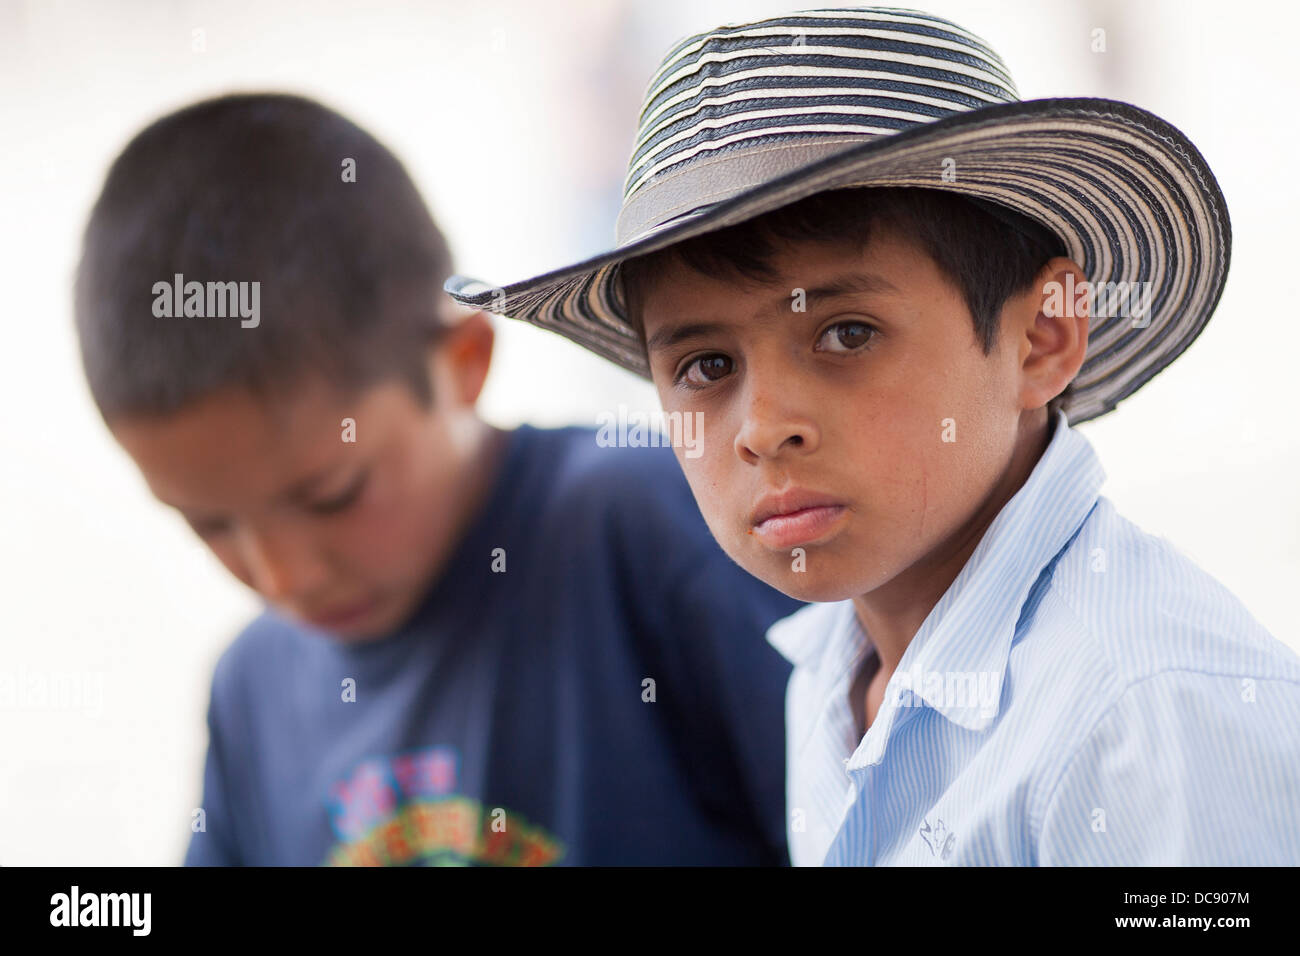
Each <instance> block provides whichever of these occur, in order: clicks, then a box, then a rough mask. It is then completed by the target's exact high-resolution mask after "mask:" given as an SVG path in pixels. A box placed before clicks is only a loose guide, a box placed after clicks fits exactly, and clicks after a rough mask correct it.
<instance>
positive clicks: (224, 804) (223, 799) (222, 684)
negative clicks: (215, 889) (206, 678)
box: [185, 655, 243, 866]
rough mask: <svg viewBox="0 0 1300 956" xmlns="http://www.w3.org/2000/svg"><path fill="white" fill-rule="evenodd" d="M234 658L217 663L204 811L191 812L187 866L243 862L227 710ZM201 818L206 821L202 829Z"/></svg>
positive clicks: (209, 718)
mask: <svg viewBox="0 0 1300 956" xmlns="http://www.w3.org/2000/svg"><path fill="white" fill-rule="evenodd" d="M230 664H231V660H230V657H229V655H226V656H225V657H224V658H223V660H222V661H220V662H219V663H218V665H217V669H216V672H215V673H214V675H213V678H212V692H211V697H210V699H209V702H208V716H207V724H208V750H207V755H206V757H205V758H204V762H203V800H202V803H201V804H200V808H201V809H202V810H203V813H202V815H201V816H200V815H198V814H194V815H192V816H191V834H190V842H189V847H188V848H187V850H186V852H185V866H239V865H241V864H242V863H243V860H242V859H241V858H240V855H239V850H238V846H239V841H238V837H237V834H236V832H235V821H236V820H237V819H238V814H237V813H236V812H235V809H234V808H233V807H232V806H231V804H230V798H229V790H230V786H231V779H230V771H231V764H230V751H229V739H228V738H229V735H230V734H231V733H232V731H233V728H231V727H229V726H228V724H229V720H228V719H227V718H226V716H225V715H226V714H227V713H228V712H229V708H228V699H229V697H230V695H231V693H232V692H233V690H234V688H233V687H231V686H230V685H231V682H232V677H231V673H230V671H231V667H230ZM197 820H201V821H202V828H201V829H198V828H197V827H198V826H199V824H198V823H197V822H196V821H197Z"/></svg>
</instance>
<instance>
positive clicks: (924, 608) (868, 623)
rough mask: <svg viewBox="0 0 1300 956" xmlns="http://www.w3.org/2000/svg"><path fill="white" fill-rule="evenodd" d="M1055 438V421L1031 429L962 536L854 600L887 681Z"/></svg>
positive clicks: (962, 532) (1038, 424)
mask: <svg viewBox="0 0 1300 956" xmlns="http://www.w3.org/2000/svg"><path fill="white" fill-rule="evenodd" d="M1051 437H1052V429H1051V421H1050V420H1048V421H1045V422H1041V423H1036V424H1035V425H1034V426H1033V427H1032V428H1030V429H1029V430H1028V431H1027V432H1026V434H1025V436H1024V438H1023V439H1022V440H1021V441H1020V442H1019V443H1018V447H1017V450H1016V452H1015V453H1014V455H1013V456H1012V460H1011V464H1010V466H1009V467H1008V468H1007V469H1006V471H1005V472H1004V473H1003V476H1002V478H1001V480H1000V481H999V482H998V483H997V484H996V485H995V486H994V488H993V490H992V491H991V492H990V493H989V495H988V496H987V497H986V498H985V499H984V503H983V504H982V505H981V506H980V507H979V508H978V509H977V510H976V512H975V513H974V514H973V515H972V516H971V517H970V519H969V520H968V521H967V522H966V523H965V524H964V525H963V526H962V527H961V528H960V529H959V530H958V531H957V533H956V534H954V535H953V536H951V537H950V538H948V539H946V540H945V541H944V542H942V543H941V544H940V545H939V546H938V547H937V548H935V549H934V550H933V551H932V552H931V553H930V554H929V555H927V556H926V557H925V558H923V559H922V560H921V561H918V562H917V563H916V564H913V565H912V566H911V567H909V568H907V569H906V570H905V571H903V572H902V573H900V574H898V575H897V576H895V577H894V578H893V579H892V580H890V581H889V582H888V583H887V584H885V585H883V586H882V587H879V588H877V589H876V590H874V591H871V592H869V593H867V594H862V595H859V596H858V597H855V598H854V599H853V604H854V607H855V609H856V611H857V616H858V622H859V623H860V624H861V625H862V628H863V630H864V631H866V633H867V635H868V636H869V638H870V640H871V643H872V645H873V646H874V647H875V649H876V653H877V655H879V657H880V670H881V671H882V672H883V679H884V680H888V679H889V675H891V674H893V672H894V670H895V668H897V667H898V664H899V661H901V660H902V659H903V654H904V652H906V650H907V646H908V645H909V644H910V643H911V642H912V638H913V637H915V636H916V632H917V631H919V630H920V629H921V625H922V624H923V623H925V619H926V618H927V617H928V616H929V614H930V612H931V611H932V610H934V606H935V605H936V604H938V603H939V599H940V598H941V597H943V595H944V592H946V591H947V590H948V588H949V587H951V586H952V582H953V581H954V580H956V578H957V575H958V574H960V573H961V569H962V568H964V567H965V566H966V562H967V561H969V560H970V556H971V555H972V554H973V553H974V552H975V548H976V547H977V546H978V545H979V543H980V541H981V540H982V539H983V537H984V534H985V532H986V531H988V528H989V525H991V524H992V523H993V519H994V518H996V517H997V516H998V513H999V512H1000V511H1001V510H1002V509H1003V507H1005V506H1006V504H1007V502H1008V501H1010V500H1011V499H1012V498H1013V497H1014V496H1015V494H1016V492H1017V491H1019V490H1020V488H1021V487H1022V486H1023V485H1024V484H1025V482H1026V481H1027V480H1028V479H1029V475H1030V474H1031V473H1032V472H1033V470H1034V467H1035V466H1036V465H1037V464H1038V461H1039V459H1040V458H1042V456H1043V452H1044V451H1046V449H1047V445H1048V443H1049V441H1050V440H1051Z"/></svg>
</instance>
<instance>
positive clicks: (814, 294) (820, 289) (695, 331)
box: [646, 271, 900, 352]
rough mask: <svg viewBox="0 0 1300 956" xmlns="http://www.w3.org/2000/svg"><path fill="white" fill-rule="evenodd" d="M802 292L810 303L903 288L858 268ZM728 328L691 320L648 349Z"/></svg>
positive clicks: (781, 303)
mask: <svg viewBox="0 0 1300 956" xmlns="http://www.w3.org/2000/svg"><path fill="white" fill-rule="evenodd" d="M796 291H798V287H795V288H792V289H791V290H790V295H789V296H782V297H781V298H780V299H779V300H778V301H777V302H776V311H784V310H785V309H787V308H789V306H790V302H791V301H792V298H793V296H794V294H795V292H796ZM802 291H803V302H804V305H805V306H811V305H815V304H817V303H819V302H824V301H826V300H827V299H835V298H839V297H842V296H846V295H862V294H865V293H877V294H880V293H893V294H895V295H897V294H899V291H900V290H899V288H898V286H896V285H894V284H893V283H892V282H890V281H889V280H888V279H886V278H884V277H883V276H879V275H876V274H875V273H871V272H856V271H855V272H849V273H845V274H844V275H841V276H836V277H835V278H833V279H830V280H829V281H827V282H823V283H822V284H821V285H818V286H814V287H813V288H811V289H803V290H802ZM728 327H729V326H728V325H726V324H723V323H720V322H691V323H688V324H686V325H676V326H668V327H665V328H662V329H660V330H659V331H658V332H656V333H655V334H654V335H652V336H650V338H648V339H647V340H646V352H656V351H658V350H660V349H666V348H668V347H670V346H673V345H676V344H678V343H679V342H682V341H685V340H686V339H693V338H700V337H703V336H707V335H713V334H715V333H718V332H722V331H725V330H726V329H727V328H728Z"/></svg>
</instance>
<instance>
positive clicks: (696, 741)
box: [621, 462, 803, 864]
mask: <svg viewBox="0 0 1300 956" xmlns="http://www.w3.org/2000/svg"><path fill="white" fill-rule="evenodd" d="M672 464H673V468H674V469H675V468H676V467H677V466H676V462H673V463H672ZM661 479H662V480H661V481H660V482H658V483H656V484H655V487H654V490H653V491H650V492H648V493H646V494H645V495H644V496H643V497H642V498H641V500H640V502H638V507H635V508H627V509H623V510H622V512H621V513H622V515H623V516H624V517H623V518H622V523H623V525H624V528H623V532H622V535H621V537H622V538H623V541H622V543H621V552H622V554H623V555H624V558H623V560H624V561H625V562H627V564H628V567H627V570H626V572H625V573H626V575H627V576H629V577H630V578H631V581H630V582H629V584H628V585H627V592H628V593H630V595H631V596H632V599H633V603H634V608H633V611H634V614H635V615H636V617H637V619H638V627H637V630H638V631H639V633H640V634H641V635H642V640H643V642H644V643H645V645H646V656H647V659H648V661H650V662H651V663H653V664H654V665H655V668H656V672H657V673H656V685H657V686H656V697H657V701H658V704H659V705H660V706H662V707H663V708H664V712H665V719H667V720H670V721H672V732H673V735H674V738H675V740H676V742H677V746H678V749H679V752H680V754H681V756H682V760H683V762H684V764H685V767H686V770H687V776H688V778H689V779H690V780H691V781H692V784H693V785H694V786H695V787H696V788H697V789H698V790H699V794H700V800H701V802H702V803H703V804H704V805H705V806H706V807H707V808H708V810H709V812H710V813H711V814H712V815H713V817H714V818H715V819H716V820H717V825H718V826H719V827H723V828H734V829H735V830H737V831H741V832H746V833H748V834H750V839H753V840H755V841H757V842H760V843H761V844H762V845H763V846H764V847H765V848H766V850H765V853H764V856H765V859H766V861H767V862H769V863H779V864H785V863H788V861H789V856H788V852H787V848H786V830H785V692H786V685H787V683H788V681H789V677H790V665H789V664H788V662H787V661H786V660H785V659H784V658H783V657H782V656H781V655H780V654H779V653H778V652H777V651H776V650H775V649H774V648H773V647H772V646H771V645H770V644H768V642H767V640H766V633H767V629H768V627H769V626H771V625H772V624H773V623H775V622H776V621H777V620H779V619H781V618H783V617H786V616H788V615H790V614H793V613H794V612H795V611H796V610H798V609H799V608H800V607H802V606H803V605H802V604H801V603H800V602H798V601H796V600H794V599H792V598H789V597H787V596H786V595H784V594H782V593H781V592H779V591H776V590H775V589H773V588H770V587H768V586H767V585H766V584H764V583H763V582H762V581H759V580H758V579H757V578H754V577H752V576H751V575H750V574H749V573H748V572H746V571H745V570H744V569H742V568H741V567H740V566H739V565H737V564H736V563H735V562H734V561H732V560H731V559H730V558H729V557H728V556H727V555H726V554H725V552H723V551H722V549H721V547H720V546H719V545H718V544H717V542H716V541H715V540H714V538H713V536H712V534H711V533H710V531H709V529H708V527H707V525H706V524H705V523H704V519H703V518H702V517H701V516H700V513H699V510H698V508H697V507H696V505H695V502H694V499H693V498H692V497H691V495H690V490H689V488H688V487H687V486H686V483H685V479H684V478H683V477H682V476H681V473H680V471H676V472H674V473H673V474H672V475H662V476H661Z"/></svg>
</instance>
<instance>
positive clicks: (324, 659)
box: [76, 95, 798, 865]
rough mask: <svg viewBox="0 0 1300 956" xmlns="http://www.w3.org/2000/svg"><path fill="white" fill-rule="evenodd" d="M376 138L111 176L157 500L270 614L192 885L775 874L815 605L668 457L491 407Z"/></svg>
mask: <svg viewBox="0 0 1300 956" xmlns="http://www.w3.org/2000/svg"><path fill="white" fill-rule="evenodd" d="M450 270H451V257H450V254H449V252H448V249H447V246H446V244H445V243H444V241H443V238H442V236H441V235H440V233H439V231H438V229H437V227H436V226H435V225H434V223H433V221H432V219H431V218H430V216H429V213H428V211H427V210H426V208H425V206H424V204H423V202H422V200H421V198H420V196H419V194H418V192H417V190H416V188H415V186H414V184H413V183H412V182H411V180H410V178H409V177H408V176H407V174H406V172H405V170H404V169H403V167H402V165H401V164H400V163H399V162H398V160H397V159H396V158H395V157H394V156H393V155H392V154H391V153H390V152H389V151H388V150H387V149H386V148H385V147H384V146H382V145H381V144H380V143H378V142H377V141H376V140H374V139H373V138H372V137H371V136H370V135H369V134H367V133H365V132H364V131H363V130H361V129H359V128H358V127H357V126H355V125H354V124H352V123H351V122H349V121H348V120H346V119H344V118H343V117H341V116H339V115H338V114H336V113H334V112H332V111H330V110H328V109H326V108H324V107H322V106H320V105H319V104H316V103H314V102H311V101H309V100H305V99H301V98H298V97H292V96H280V95H240V96H228V97H224V98H220V99H216V100H210V101H207V102H203V103H199V104H197V105H194V106H191V107H189V108H187V109H184V110H181V111H179V112H177V113H174V114H172V115H170V116H167V117H165V118H163V119H161V120H159V121H157V122H156V123H154V124H153V125H151V126H150V127H149V128H147V129H146V130H144V131H143V132H141V133H140V134H139V135H138V136H136V137H135V139H133V140H132V141H131V143H130V144H129V145H128V146H127V147H126V149H125V150H124V152H123V153H122V154H121V156H119V157H118V158H117V160H116V161H115V162H114V163H113V166H112V168H111V169H110V171H109V174H108V177H107V181H106V183H105V185H104V189H103V192H102V195H101V196H100V197H99V200H98V202H97V203H96V205H95V208H94V211H93V213H92V215H91V218H90V223H89V226H88V228H87V231H86V237H85V248H84V254H83V258H82V262H81V265H80V269H79V273H78V277H77V296H76V303H77V305H76V311H77V327H78V330H79V333H80V340H81V347H82V356H83V359H84V364H85V369H86V374H87V376H88V379H89V382H90V387H91V390H92V393H93V395H94V398H95V401H96V403H97V404H98V406H99V409H100V412H101V413H102V415H103V417H104V420H105V422H106V423H107V425H108V427H109V428H110V430H111V431H112V433H113V435H114V437H115V438H116V439H117V440H118V441H119V442H120V443H121V445H122V447H123V448H124V449H125V450H126V451H127V452H128V453H129V454H130V455H131V457H132V458H133V459H134V460H135V462H136V463H137V465H138V466H139V467H140V470H141V472H142V473H143V475H144V477H145V479H146V480H147V482H148V484H149V487H150V489H151V490H152V491H153V493H154V494H155V495H156V496H157V497H158V499H159V500H160V501H162V502H164V503H166V504H168V505H170V506H171V507H174V508H176V509H177V510H178V511H179V512H180V513H181V515H182V516H183V517H184V518H185V520H186V521H188V522H189V523H190V525H191V526H192V527H193V528H194V530H195V532H196V533H197V534H198V535H199V536H200V537H201V538H202V539H203V540H204V541H205V542H206V543H207V544H208V546H209V547H210V548H211V549H212V551H213V552H214V553H215V554H216V556H217V557H218V558H219V559H220V560H221V562H222V563H223V564H224V565H225V566H226V567H227V568H228V569H229V570H230V572H231V573H232V574H234V575H235V577H237V578H238V579H239V580H240V581H242V582H243V583H245V584H247V585H248V586H249V587H251V588H253V589H254V590H256V591H257V592H258V594H260V595H261V596H262V597H263V598H264V599H265V601H266V603H267V604H268V609H267V611H266V613H264V614H263V615H262V616H260V617H259V618H258V619H257V620H256V621H254V622H253V623H252V624H250V625H249V626H248V628H247V629H246V630H245V631H244V632H243V633H242V634H241V635H240V636H239V638H238V639H237V640H236V641H235V642H234V643H233V645H232V646H231V647H230V648H229V649H228V650H227V651H226V652H225V653H224V654H223V655H222V657H221V659H220V661H219V662H218V664H217V668H216V672H215V675H214V677H213V682H212V696H211V703H210V707H209V711H208V729H209V735H210V739H209V747H208V753H207V761H206V769H205V774H204V797H203V811H204V818H203V822H204V826H203V827H202V828H197V829H196V832H195V833H194V834H193V837H192V839H191V843H190V846H189V850H188V853H187V855H186V862H187V863H191V864H259V865H281V864H293V865H312V864H318V863H330V864H406V863H426V864H463V863H491V864H511V865H516V864H517V865H532V864H549V863H561V864H660V863H715V864H760V863H761V864H778V863H781V862H783V861H784V860H785V849H784V827H783V807H782V793H781V790H782V774H783V761H782V759H781V752H782V749H781V746H782V698H783V693H784V688H785V682H786V679H787V676H788V668H787V667H786V666H785V664H784V662H783V661H782V660H781V659H780V658H779V656H778V655H776V654H775V653H773V652H772V651H771V649H770V648H768V647H766V646H765V645H764V644H763V643H762V641H761V639H760V638H761V635H762V633H763V631H764V629H765V628H766V627H767V625H768V624H770V623H771V622H772V621H773V620H775V619H777V618H779V617H781V616H783V615H784V614H786V613H788V612H789V611H790V610H792V609H793V608H794V607H797V606H798V605H797V603H796V602H793V601H791V600H789V599H788V598H785V597H784V596H782V595H780V594H779V593H777V592H775V591H773V590H771V589H769V588H768V587H767V586H765V585H762V584H759V583H758V582H756V581H754V580H753V579H752V578H750V577H749V576H748V575H747V574H745V573H744V572H743V571H742V570H741V569H740V568H738V567H737V566H736V565H735V564H733V563H732V562H731V561H730V559H728V558H727V557H726V556H725V555H724V554H723V553H722V552H721V551H720V550H719V549H718V548H717V546H716V544H715V543H714V542H713V540H712V538H711V537H710V535H709V532H708V529H707V528H706V526H705V525H704V524H703V522H702V521H701V519H700V515H699V512H698V510H697V509H696V507H695V505H694V502H693V501H692V499H691V495H690V491H689V488H688V487H687V485H686V484H685V482H684V481H683V480H682V477H681V474H680V471H679V469H678V468H677V466H676V464H675V462H674V461H673V456H672V454H671V453H670V452H669V451H668V450H667V449H665V448H659V447H643V448H628V449H609V448H605V447H600V446H599V445H598V443H597V441H596V435H595V433H594V432H593V431H592V430H590V429H581V428H566V429H558V430H541V429H536V428H532V427H528V426H524V427H521V428H518V429H515V430H513V431H503V430H500V429H497V428H494V427H491V426H489V425H487V424H486V423H485V422H483V421H482V420H481V419H480V418H479V417H478V415H477V413H476V411H475V401H476V400H477V398H478V396H479V393H480V390H481V389H482V387H483V383H484V379H485V377H486V376H487V373H488V367H489V361H490V358H491V354H492V339H493V335H492V329H491V326H490V324H489V322H488V320H487V318H486V317H485V316H484V315H483V314H482V313H472V314H461V313H459V312H458V311H456V310H455V307H454V306H452V305H451V303H450V302H449V301H448V299H447V298H446V296H445V295H444V294H443V293H442V292H441V284H442V282H443V280H444V279H445V278H446V276H447V275H448V274H449V272H450Z"/></svg>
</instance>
